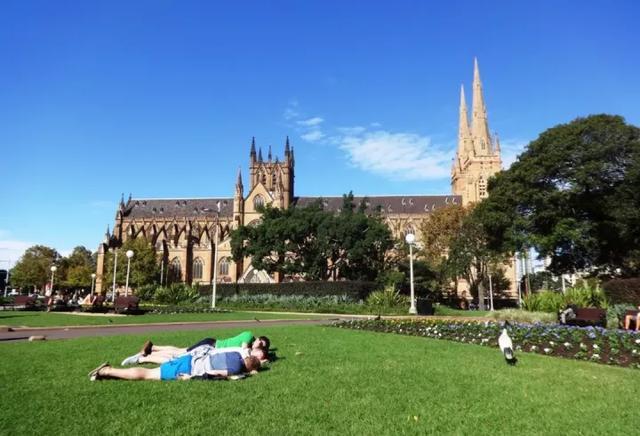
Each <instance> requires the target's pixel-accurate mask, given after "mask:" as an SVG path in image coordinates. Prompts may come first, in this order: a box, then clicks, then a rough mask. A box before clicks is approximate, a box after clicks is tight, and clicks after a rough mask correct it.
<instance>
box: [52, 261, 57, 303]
mask: <svg viewBox="0 0 640 436" xmlns="http://www.w3.org/2000/svg"><path fill="white" fill-rule="evenodd" d="M57 270H58V267H56V266H55V265H53V266H52V267H51V298H53V279H54V278H55V276H56V271H57Z"/></svg>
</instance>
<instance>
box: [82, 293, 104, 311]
mask: <svg viewBox="0 0 640 436" xmlns="http://www.w3.org/2000/svg"><path fill="white" fill-rule="evenodd" d="M82 310H83V311H85V312H104V311H106V307H105V306H104V296H103V295H96V296H95V297H94V299H93V302H92V303H91V304H83V305H82Z"/></svg>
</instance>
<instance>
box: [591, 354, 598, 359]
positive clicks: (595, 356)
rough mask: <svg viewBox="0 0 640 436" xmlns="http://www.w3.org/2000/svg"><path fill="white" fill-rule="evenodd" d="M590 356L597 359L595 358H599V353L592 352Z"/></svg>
mask: <svg viewBox="0 0 640 436" xmlns="http://www.w3.org/2000/svg"><path fill="white" fill-rule="evenodd" d="M591 358H592V359H593V360H597V359H600V355H599V354H598V353H595V354H593V355H592V356H591Z"/></svg>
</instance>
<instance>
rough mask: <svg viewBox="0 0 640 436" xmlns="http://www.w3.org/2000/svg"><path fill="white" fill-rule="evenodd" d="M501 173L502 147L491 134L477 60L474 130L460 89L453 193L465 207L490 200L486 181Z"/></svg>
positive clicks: (452, 170) (475, 67)
mask: <svg viewBox="0 0 640 436" xmlns="http://www.w3.org/2000/svg"><path fill="white" fill-rule="evenodd" d="M501 169H502V160H501V158H500V143H499V141H498V138H497V136H496V137H492V136H491V134H490V133H489V122H488V119H487V108H486V106H485V104H484V96H483V94H482V82H481V81H480V69H479V68H478V60H477V59H474V70H473V103H472V107H471V128H469V120H468V113H467V103H466V100H465V95H464V87H461V88H460V121H459V126H458V149H457V151H456V156H455V158H454V160H453V167H452V169H451V189H452V191H453V194H455V195H461V196H462V202H463V204H464V205H467V204H469V203H476V202H478V201H480V200H482V199H483V198H485V197H486V196H487V180H489V178H490V177H491V176H493V175H494V174H495V173H497V172H498V171H500V170H501Z"/></svg>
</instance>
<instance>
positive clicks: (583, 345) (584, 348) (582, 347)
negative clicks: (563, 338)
mask: <svg viewBox="0 0 640 436" xmlns="http://www.w3.org/2000/svg"><path fill="white" fill-rule="evenodd" d="M580 348H581V349H582V350H586V349H587V344H583V343H582V342H580Z"/></svg>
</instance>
